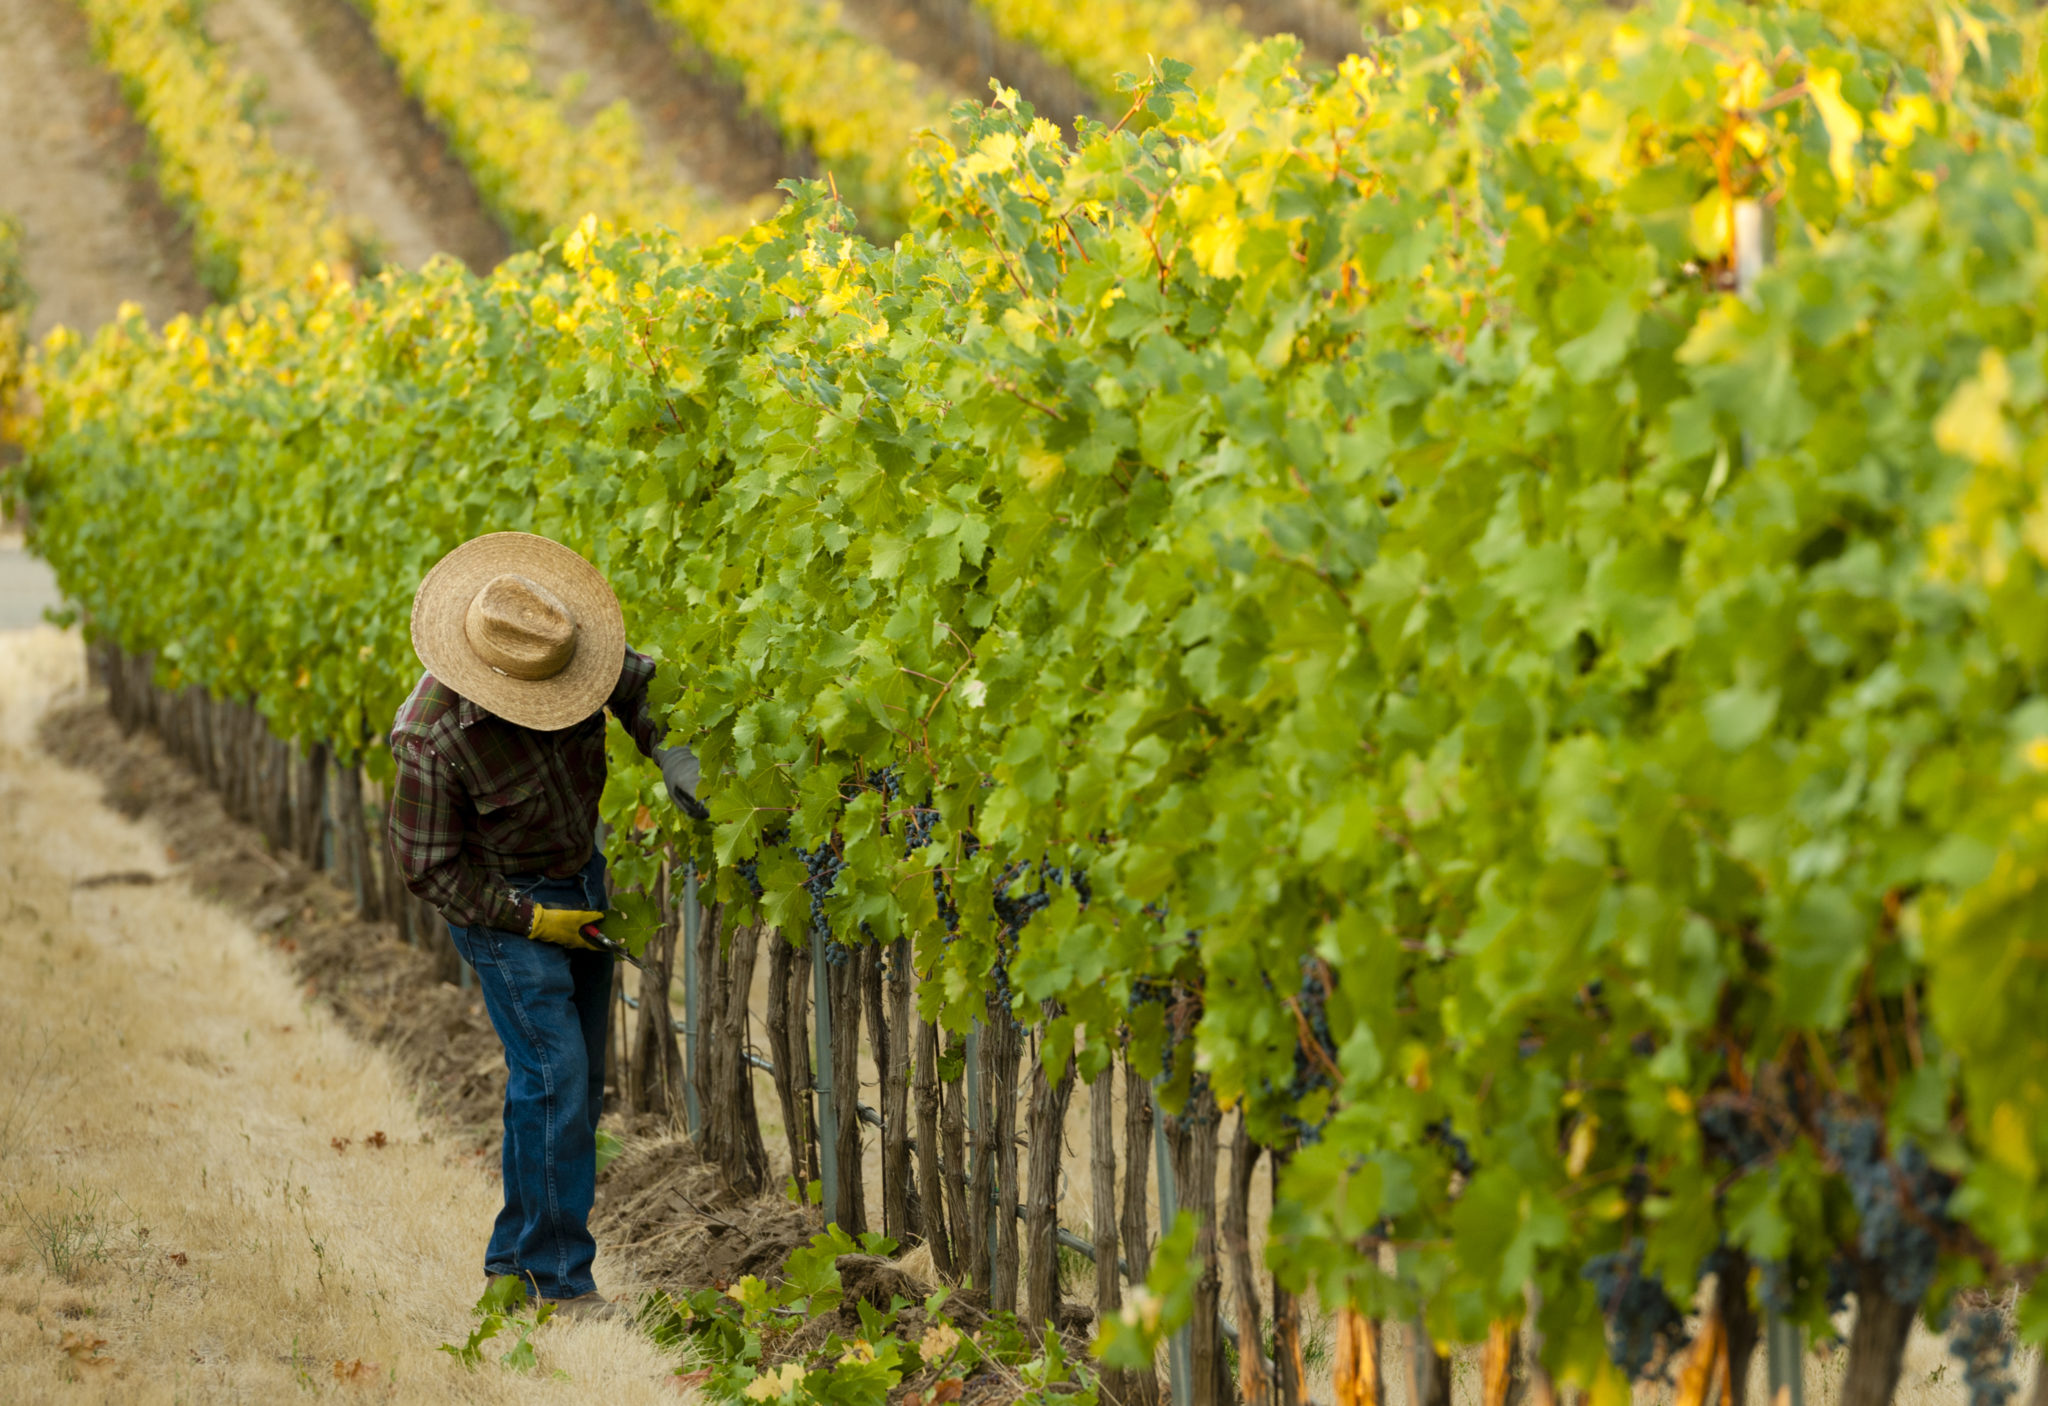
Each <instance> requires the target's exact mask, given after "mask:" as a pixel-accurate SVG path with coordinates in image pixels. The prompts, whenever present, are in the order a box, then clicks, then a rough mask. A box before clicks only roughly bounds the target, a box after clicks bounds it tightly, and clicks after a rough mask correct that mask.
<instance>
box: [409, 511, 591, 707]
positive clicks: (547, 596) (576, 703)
mask: <svg viewBox="0 0 2048 1406" xmlns="http://www.w3.org/2000/svg"><path fill="white" fill-rule="evenodd" d="M412 647H413V651H414V652H415V653H416V654H418V655H419V657H420V662H421V663H422V664H424V665H426V666H427V672H428V673H430V674H432V675H433V676H434V677H435V678H437V679H439V680H440V681H441V682H442V683H445V684H447V685H448V686H449V687H450V688H452V689H454V690H455V691H456V692H457V693H459V694H461V695H462V696H463V697H464V698H467V699H468V700H469V701H470V702H472V703H475V704H476V705H477V706H479V707H481V708H483V709H484V710H485V711H486V712H490V713H495V714H497V715H498V716H499V717H501V718H504V719H505V720H506V721H508V722H515V723H518V724H519V725H520V726H521V727H530V728H534V729H535V730H537V731H540V732H554V731H557V730H558V729H561V728H565V727H572V726H574V725H575V724H577V723H580V722H582V721H583V720H584V719H585V718H587V717H589V716H590V715H591V714H592V713H595V712H596V711H597V710H598V709H599V708H602V707H603V706H604V701H605V699H607V698H609V697H611V692H612V689H613V688H614V687H615V686H616V685H617V684H618V681H619V670H620V669H621V668H623V667H624V665H625V662H626V622H625V620H624V618H623V617H622V616H621V615H620V613H619V598H618V597H617V596H615V595H613V594H612V588H611V585H610V583H609V582H607V581H606V580H605V579H604V576H603V574H602V573H601V572H599V571H598V569H597V568H596V567H594V566H592V565H591V564H590V563H589V562H587V561H585V560H584V559H583V558H582V557H581V556H579V555H577V554H576V553H575V552H573V551H571V550H570V549H569V548H567V547H565V546H563V545H562V544H561V543H559V542H551V541H549V540H548V539H547V538H545V537H536V536H534V535H533V534H532V533H530V532H493V533H490V534H488V535H486V536H483V537H478V538H475V539H474V540H472V541H468V542H464V543H463V544H462V545H461V546H459V547H457V548H456V549H455V550H454V551H452V552H450V553H448V555H447V556H445V557H442V558H441V560H439V561H438V562H436V563H434V569H433V570H431V571H429V572H428V573H427V575H426V579H425V580H423V581H421V582H420V588H419V591H418V593H417V594H415V595H414V596H413V598H412Z"/></svg>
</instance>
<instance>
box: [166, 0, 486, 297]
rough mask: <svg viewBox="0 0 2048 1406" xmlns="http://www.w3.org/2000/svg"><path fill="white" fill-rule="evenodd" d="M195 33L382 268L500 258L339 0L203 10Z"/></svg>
mask: <svg viewBox="0 0 2048 1406" xmlns="http://www.w3.org/2000/svg"><path fill="white" fill-rule="evenodd" d="M206 25H207V30H208V32H209V33H210V34H211V35H212V36H213V37H214V38H215V39H216V40H217V41H219V42H221V43H222V44H224V45H225V46H226V47H227V49H228V50H229V52H230V54H231V55H232V57H233V59H234V61H235V62H236V63H237V64H239V65H240V66H241V67H243V68H244V69H246V70H247V71H248V72H249V73H251V74H253V75H254V76H255V77H256V78H258V79H259V80H260V81H261V83H262V85H263V93H264V115H265V117H266V118H268V119H269V121H270V124H271V127H270V130H271V136H272V138H273V140H275V141H276V143H277V146H278V149H279V150H280V151H282V152H284V153H285V154H286V155H289V156H296V157H298V158H300V159H301V160H304V161H307V162H309V163H310V164H311V165H312V166H313V167H314V168H315V169H316V170H318V171H319V172H320V173H321V174H322V175H323V176H324V177H326V180H327V183H328V187H329V189H330V190H332V191H333V193H334V198H335V205H336V208H337V209H338V210H339V212H340V213H341V214H342V215H343V217H344V218H347V219H349V220H351V221H353V222H356V223H358V224H360V225H362V226H365V227H367V228H368V229H369V230H371V231H374V234H375V238H376V240H377V242H378V244H379V245H380V246H381V247H380V252H381V253H382V255H383V256H384V257H385V258H386V259H388V260H391V261H394V262H396V263H399V264H402V265H404V266H405V267H407V268H418V267H419V266H420V265H421V264H423V263H425V262H426V261H427V259H428V258H429V257H431V256H432V255H434V254H436V253H439V252H444V251H445V252H447V253H451V254H454V255H455V256H456V257H457V258H459V259H461V260H463V261H464V262H465V263H467V264H468V265H469V266H470V267H471V268H475V269H485V268H488V267H490V266H491V265H492V264H495V263H496V262H497V261H498V260H499V259H502V258H503V257H504V256H505V254H506V253H507V252H508V248H509V246H508V244H507V242H506V239H505V236H504V233H503V231H501V230H500V229H499V228H498V226H497V225H496V223H495V222H493V221H492V219H491V218H490V216H489V214H488V213H487V212H486V211H485V210H484V208H483V205H482V203H481V202H480V201H479V200H478V199H477V196H476V192H475V190H474V189H473V188H472V187H471V186H470V183H469V180H468V178H467V177H466V176H465V175H464V173H463V170H462V167H461V165H460V164H459V163H458V162H456V161H455V160H454V158H453V157H451V156H450V155H449V153H448V150H447V147H446V144H445V143H444V142H443V141H442V140H441V138H440V136H439V134H438V133H436V132H435V131H434V130H433V128H432V127H430V126H429V125H428V124H427V122H426V120H425V118H424V117H423V116H422V115H421V114H420V112H419V110H418V108H417V107H415V106H414V105H413V104H412V102H411V101H410V100H409V99H407V97H406V96H405V92H404V89H403V88H401V87H400V85H399V82H398V78H397V75H395V74H394V73H393V72H392V71H391V69H390V66H389V65H388V64H386V63H385V62H384V60H383V58H382V56H381V55H380V54H379V53H378V52H377V48H376V44H375V42H374V40H372V39H371V37H370V35H369V32H368V30H367V29H366V28H365V27H364V25H363V22H362V20H361V19H360V17H358V16H357V14H356V13H355V11H354V10H352V9H351V8H350V7H349V6H348V4H347V0H213V3H211V4H209V5H208V6H207V9H206Z"/></svg>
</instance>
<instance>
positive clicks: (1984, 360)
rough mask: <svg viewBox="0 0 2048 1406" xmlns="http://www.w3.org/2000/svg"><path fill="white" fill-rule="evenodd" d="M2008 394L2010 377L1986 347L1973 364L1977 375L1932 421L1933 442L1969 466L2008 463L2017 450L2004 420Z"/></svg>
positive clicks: (1996, 355) (1994, 354)
mask: <svg viewBox="0 0 2048 1406" xmlns="http://www.w3.org/2000/svg"><path fill="white" fill-rule="evenodd" d="M2011 393H2012V373H2011V372H2010V371H2008V370H2007V369H2006V365H2005V358H2004V357H2002V356H2000V355H1999V354H1998V353H1997V352H1996V351H1993V350H1991V349H1990V348H1988V347H1987V348H1986V349H1985V351H1984V355H1983V356H1982V357H1981V358H1979V360H1978V362H1977V374H1976V375H1975V376H1972V377H1971V378H1970V379H1969V380H1967V381H1965V382H1963V383H1962V384H1961V385H1960V386H1957V387H1956V389H1955V394H1953V395H1951V396H1950V397H1949V398H1948V404H1946V405H1944V406H1942V407H1941V413H1940V414H1939V415H1937V416H1935V417H1934V442H1935V443H1936V444H1938V445H1940V446H1941V447H1942V448H1943V449H1945V450H1947V451H1948V452H1949V453H1951V454H1955V455H1958V456H1960V457H1962V458H1964V459H1968V460H1969V461H1970V462H1971V463H1973V464H1978V465H1991V464H1997V465H2007V464H2010V463H2012V462H2013V460H2014V458H2015V456H2016V454H2017V446H2016V444H2015V442H2014V440H2013V433H2012V426H2011V425H2010V424H2008V423H2007V422H2006V418H2005V402H2006V397H2007V396H2009V395H2010V394H2011Z"/></svg>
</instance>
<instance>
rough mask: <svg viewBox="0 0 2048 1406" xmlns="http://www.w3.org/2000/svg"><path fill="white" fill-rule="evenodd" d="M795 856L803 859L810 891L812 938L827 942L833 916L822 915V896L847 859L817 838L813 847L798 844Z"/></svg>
mask: <svg viewBox="0 0 2048 1406" xmlns="http://www.w3.org/2000/svg"><path fill="white" fill-rule="evenodd" d="M796 857H797V858H798V859H801V860H802V861H803V862H804V892H805V893H807V894H809V895H810V899H811V940H812V941H813V942H830V941H831V938H832V920H831V919H830V918H828V917H826V916H825V897H826V895H827V894H829V893H831V892H832V886H833V885H834V884H836V883H837V882H839V871H840V870H842V869H844V868H845V867H846V861H845V859H843V858H841V857H840V854H839V851H838V850H836V849H835V848H833V845H832V842H831V841H830V840H820V841H819V842H818V846H817V848H815V849H804V848H802V847H801V846H799V847H798V848H797V850H796ZM832 945H833V946H837V945H838V944H837V943H833V944H832ZM835 965H837V964H836V963H835Z"/></svg>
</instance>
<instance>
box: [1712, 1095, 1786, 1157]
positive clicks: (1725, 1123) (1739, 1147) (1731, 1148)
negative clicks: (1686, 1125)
mask: <svg viewBox="0 0 2048 1406" xmlns="http://www.w3.org/2000/svg"><path fill="white" fill-rule="evenodd" d="M1699 1122H1700V1137H1701V1139H1702V1140H1703V1141H1704V1142H1705V1144H1706V1150H1707V1154H1708V1155H1709V1156H1712V1157H1718V1158H1720V1159H1721V1160H1722V1161H1724V1162H1726V1163H1727V1164H1728V1165H1729V1166H1730V1167H1733V1168H1734V1169H1735V1170H1737V1171H1741V1170H1742V1169H1743V1168H1744V1167H1748V1166H1751V1165H1753V1164H1755V1163H1757V1162H1761V1161H1763V1160H1764V1159H1765V1158H1766V1157H1769V1156H1770V1155H1771V1144H1770V1140H1769V1139H1768V1138H1766V1137H1765V1136H1764V1130H1763V1128H1762V1127H1761V1126H1759V1124H1758V1123H1757V1120H1756V1119H1755V1117H1753V1116H1752V1115H1751V1114H1750V1112H1749V1110H1748V1109H1746V1108H1744V1107H1743V1106H1742V1105H1741V1104H1740V1103H1738V1102H1736V1101H1735V1100H1734V1099H1733V1098H1732V1097H1723V1096H1720V1095H1709V1096H1708V1097H1707V1098H1705V1099H1702V1100H1701V1101H1700V1117H1699Z"/></svg>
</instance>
